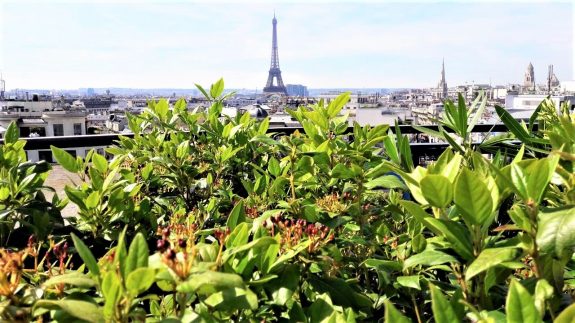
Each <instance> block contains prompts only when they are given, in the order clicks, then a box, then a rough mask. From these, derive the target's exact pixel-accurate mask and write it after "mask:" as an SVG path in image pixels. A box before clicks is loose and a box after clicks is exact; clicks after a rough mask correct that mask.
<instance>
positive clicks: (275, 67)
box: [263, 10, 287, 95]
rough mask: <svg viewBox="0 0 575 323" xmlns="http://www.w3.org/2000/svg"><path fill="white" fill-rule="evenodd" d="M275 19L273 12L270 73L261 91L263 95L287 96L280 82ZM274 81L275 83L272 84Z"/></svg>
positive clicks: (282, 83) (281, 81)
mask: <svg viewBox="0 0 575 323" xmlns="http://www.w3.org/2000/svg"><path fill="white" fill-rule="evenodd" d="M277 23H278V21H277V19H276V12H275V10H274V19H272V25H273V33H272V58H271V64H270V71H269V74H268V81H267V82H266V86H265V87H264V89H263V92H264V93H276V94H282V95H287V90H286V87H285V85H284V82H283V80H282V72H281V70H280V60H279V56H278V35H277ZM274 79H275V82H274Z"/></svg>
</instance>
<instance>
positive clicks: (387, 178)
mask: <svg viewBox="0 0 575 323" xmlns="http://www.w3.org/2000/svg"><path fill="white" fill-rule="evenodd" d="M365 187H366V188H367V189H374V188H376V187H382V188H399V189H402V190H405V191H407V186H405V184H404V183H403V182H402V181H401V179H399V178H398V177H397V176H395V175H384V176H380V177H378V178H374V179H372V180H369V181H368V182H367V183H365Z"/></svg>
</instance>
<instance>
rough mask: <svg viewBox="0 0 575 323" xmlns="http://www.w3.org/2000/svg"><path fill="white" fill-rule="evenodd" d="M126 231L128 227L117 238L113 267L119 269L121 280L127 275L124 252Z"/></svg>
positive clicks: (125, 253)
mask: <svg viewBox="0 0 575 323" xmlns="http://www.w3.org/2000/svg"><path fill="white" fill-rule="evenodd" d="M127 230H128V226H125V227H124V230H122V232H121V233H120V236H119V237H118V245H117V246H116V254H115V256H114V266H117V267H116V268H119V269H120V274H121V275H122V278H123V279H126V276H127V275H128V273H126V258H127V256H128V252H127V251H126V231H127Z"/></svg>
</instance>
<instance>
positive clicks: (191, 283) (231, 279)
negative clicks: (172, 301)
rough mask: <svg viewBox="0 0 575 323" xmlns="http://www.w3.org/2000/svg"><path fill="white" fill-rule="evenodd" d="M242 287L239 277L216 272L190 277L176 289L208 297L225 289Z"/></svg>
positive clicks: (242, 283) (241, 280)
mask: <svg viewBox="0 0 575 323" xmlns="http://www.w3.org/2000/svg"><path fill="white" fill-rule="evenodd" d="M233 287H244V281H243V279H242V277H241V276H239V275H236V274H230V273H221V272H217V271H206V272H203V273H199V274H195V275H191V276H190V277H189V278H188V279H187V280H186V281H185V282H183V283H180V284H179V285H178V287H177V290H178V292H182V293H198V294H204V295H209V294H212V293H215V292H217V291H221V290H223V289H227V288H233Z"/></svg>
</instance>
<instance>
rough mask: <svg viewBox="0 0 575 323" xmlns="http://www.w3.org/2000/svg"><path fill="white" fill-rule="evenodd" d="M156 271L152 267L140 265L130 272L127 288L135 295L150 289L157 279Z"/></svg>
mask: <svg viewBox="0 0 575 323" xmlns="http://www.w3.org/2000/svg"><path fill="white" fill-rule="evenodd" d="M155 276H156V271H155V270H154V269H152V268H146V267H140V268H136V269H134V270H133V271H132V272H130V273H129V274H128V278H127V279H126V289H127V290H128V292H129V293H130V294H132V295H133V296H137V295H139V294H141V293H143V292H145V291H146V290H148V289H149V288H150V287H151V286H152V284H153V283H154V281H155Z"/></svg>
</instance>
